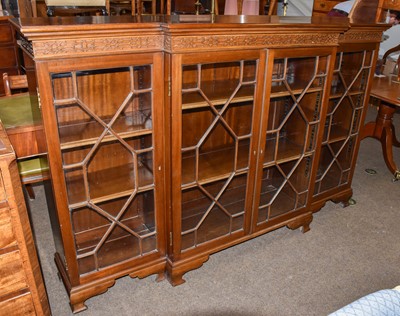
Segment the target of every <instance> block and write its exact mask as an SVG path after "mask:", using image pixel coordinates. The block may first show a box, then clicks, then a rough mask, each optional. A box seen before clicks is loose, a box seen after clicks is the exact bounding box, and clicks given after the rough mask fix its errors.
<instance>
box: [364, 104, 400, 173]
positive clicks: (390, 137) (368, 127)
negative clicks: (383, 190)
mask: <svg viewBox="0 0 400 316" xmlns="http://www.w3.org/2000/svg"><path fill="white" fill-rule="evenodd" d="M395 112H396V107H394V106H391V105H389V104H386V103H384V102H380V104H379V108H378V115H377V117H376V120H375V122H368V123H367V124H365V125H364V127H363V130H362V133H361V140H362V139H364V138H366V137H372V138H375V139H377V140H379V141H380V142H381V145H382V153H383V158H384V160H385V163H386V166H387V167H388V169H389V170H390V172H392V174H393V175H394V178H395V179H394V180H400V171H399V169H398V168H397V166H396V163H395V162H394V160H393V146H396V147H400V142H399V141H398V140H397V138H396V135H395V128H394V126H393V114H394V113H395Z"/></svg>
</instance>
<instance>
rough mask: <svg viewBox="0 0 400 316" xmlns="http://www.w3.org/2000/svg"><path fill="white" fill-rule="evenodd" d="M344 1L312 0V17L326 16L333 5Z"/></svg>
mask: <svg viewBox="0 0 400 316" xmlns="http://www.w3.org/2000/svg"><path fill="white" fill-rule="evenodd" d="M343 1H345V0H314V4H313V9H312V15H313V16H326V15H327V14H328V12H329V11H331V10H332V9H333V7H334V6H335V5H337V4H338V3H340V2H343Z"/></svg>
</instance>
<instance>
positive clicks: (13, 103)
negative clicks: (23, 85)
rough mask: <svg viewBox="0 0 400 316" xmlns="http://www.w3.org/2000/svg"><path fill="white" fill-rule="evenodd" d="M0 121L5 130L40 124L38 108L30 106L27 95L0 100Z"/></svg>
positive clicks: (22, 94)
mask: <svg viewBox="0 0 400 316" xmlns="http://www.w3.org/2000/svg"><path fill="white" fill-rule="evenodd" d="M0 119H1V121H2V122H3V125H4V127H5V128H12V127H22V126H28V125H38V124H42V115H41V112H40V109H39V107H37V106H31V97H30V96H29V94H27V93H21V94H15V95H12V96H8V97H1V98H0Z"/></svg>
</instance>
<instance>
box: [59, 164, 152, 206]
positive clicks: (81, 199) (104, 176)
mask: <svg viewBox="0 0 400 316" xmlns="http://www.w3.org/2000/svg"><path fill="white" fill-rule="evenodd" d="M148 166H152V161H148ZM148 166H144V165H142V166H140V167H139V169H138V177H137V179H138V184H139V187H138V188H136V189H137V192H145V191H149V190H153V189H154V177H153V173H152V171H151V169H150V168H149V167H148ZM135 178H136V177H135V175H134V173H133V170H131V169H130V168H128V167H127V166H118V167H113V168H109V169H103V170H101V171H97V172H88V179H94V180H93V181H92V182H91V183H92V185H90V180H89V192H90V201H91V202H92V203H95V204H97V203H102V202H104V201H109V200H113V199H116V198H119V197H124V196H129V195H131V194H132V193H133V192H134V190H135V184H134V179H135ZM122 179H123V180H122ZM121 180H122V181H121ZM66 183H67V188H68V199H69V204H70V205H69V208H70V209H77V208H80V207H83V206H84V205H85V204H86V201H87V197H86V194H85V188H84V183H83V181H82V178H80V177H76V176H75V177H71V178H69V177H68V176H67V177H66ZM111 190H112V191H111Z"/></svg>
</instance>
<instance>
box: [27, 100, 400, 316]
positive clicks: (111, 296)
mask: <svg viewBox="0 0 400 316" xmlns="http://www.w3.org/2000/svg"><path fill="white" fill-rule="evenodd" d="M375 113H376V111H375V109H374V108H370V109H369V114H368V117H369V118H374V115H375ZM395 124H396V125H397V126H400V121H399V115H397V116H396V123H395ZM399 130H400V129H399ZM395 159H396V161H397V162H398V164H400V149H395ZM367 168H372V169H374V170H376V171H377V174H375V175H371V174H368V173H366V172H365V169H367ZM353 190H354V195H353V198H354V199H355V200H356V204H355V205H352V206H349V207H347V208H342V207H341V206H340V205H336V204H333V203H330V202H329V203H327V205H326V206H325V207H324V208H323V209H322V210H321V211H320V212H318V213H316V214H315V216H314V220H313V222H312V223H311V231H309V232H308V233H306V234H302V233H301V232H300V230H296V231H292V230H289V229H287V228H282V229H279V230H276V231H274V232H271V233H268V234H266V235H263V236H260V237H258V238H256V239H253V240H251V241H248V242H246V243H243V244H240V245H238V246H235V247H232V248H229V249H226V250H224V251H221V252H219V253H217V254H214V255H212V256H211V257H210V260H209V261H208V262H206V263H205V264H204V265H203V266H202V267H201V268H200V269H197V270H194V271H191V272H188V273H187V274H186V275H185V279H186V281H187V282H186V283H184V284H183V285H180V286H177V287H172V286H171V285H170V284H169V283H168V282H167V281H164V282H160V283H157V282H155V277H154V276H150V277H148V278H145V279H142V280H139V279H131V278H129V277H124V278H121V279H120V280H118V281H117V282H116V284H115V285H114V286H113V287H111V288H110V289H109V290H108V292H106V293H104V294H102V295H99V296H96V297H93V298H91V299H89V300H87V301H86V304H87V306H88V310H86V311H84V312H82V313H80V315H82V316H89V315H95V316H103V315H104V316H106V315H119V316H120V315H121V316H124V315H130V316H134V315H140V316H144V315H185V316H186V315H193V316H206V315H219V316H222V315H224V316H225V315H229V316H235V315H246V316H247V315H249V316H250V315H268V316H269V315H278V316H280V315H284V316H291V315H295V316H299V315H305V316H311V315H327V314H328V313H330V312H333V311H335V310H337V309H339V308H340V307H342V306H344V305H346V304H348V303H350V302H352V301H354V300H356V299H358V298H359V297H361V296H364V295H366V294H368V293H371V292H374V291H377V290H380V289H385V288H393V287H395V286H397V285H400V181H399V182H395V183H393V182H392V175H391V174H390V172H389V171H388V170H387V168H386V166H385V163H384V161H383V158H382V155H381V147H380V144H379V143H378V141H376V140H373V139H365V140H364V141H363V142H362V143H361V148H360V155H359V159H358V163H357V167H356V171H355V176H354V180H353ZM35 191H36V193H37V195H38V197H37V198H36V200H34V201H32V202H31V212H32V220H33V226H34V230H35V235H36V241H37V247H38V252H39V256H40V260H41V264H42V269H43V273H44V278H45V282H46V287H47V292H48V295H49V300H50V304H51V309H52V313H53V315H55V316H63V315H72V313H71V310H70V308H69V305H68V298H67V295H66V292H65V290H64V287H63V284H62V282H61V281H60V280H59V278H58V276H57V271H56V267H55V264H54V261H53V254H54V244H53V238H52V234H51V228H50V223H49V219H48V215H47V209H46V204H45V202H44V194H43V188H42V187H41V186H38V187H36V188H35Z"/></svg>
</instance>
